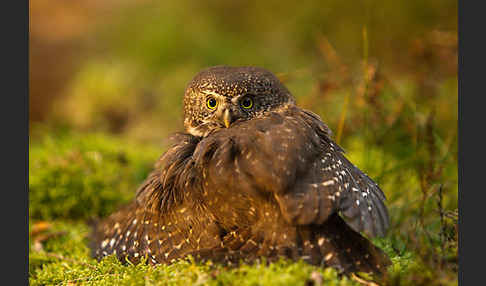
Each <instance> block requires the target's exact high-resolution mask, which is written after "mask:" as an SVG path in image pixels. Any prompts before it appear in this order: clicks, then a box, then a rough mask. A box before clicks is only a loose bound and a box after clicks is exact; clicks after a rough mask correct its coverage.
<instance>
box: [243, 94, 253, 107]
mask: <svg viewBox="0 0 486 286" xmlns="http://www.w3.org/2000/svg"><path fill="white" fill-rule="evenodd" d="M240 105H241V107H243V108H244V109H250V108H252V107H253V99H251V97H249V96H245V97H244V98H243V99H242V100H241V101H240Z"/></svg>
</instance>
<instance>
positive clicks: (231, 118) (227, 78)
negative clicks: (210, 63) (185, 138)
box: [184, 66, 295, 136]
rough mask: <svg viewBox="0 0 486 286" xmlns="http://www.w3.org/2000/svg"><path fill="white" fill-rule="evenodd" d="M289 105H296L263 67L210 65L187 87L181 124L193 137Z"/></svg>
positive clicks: (285, 90)
mask: <svg viewBox="0 0 486 286" xmlns="http://www.w3.org/2000/svg"><path fill="white" fill-rule="evenodd" d="M288 104H295V100H294V98H293V96H292V95H291V94H290V92H289V91H288V90H287V88H286V87H285V86H284V85H283V84H282V83H281V82H280V81H279V80H278V78H277V77H276V76H275V75H274V74H272V73H271V72H269V71H267V70H265V69H263V68H258V67H228V66H216V67H210V68H207V69H205V70H202V71H201V72H199V73H198V74H197V75H196V76H195V77H194V78H193V79H192V80H191V82H190V83H189V85H188V86H187V88H186V92H185V95H184V127H185V129H186V132H188V133H190V134H192V135H194V136H206V135H208V134H209V133H210V132H211V131H214V130H217V129H220V128H231V126H232V125H233V124H236V123H237V122H240V121H245V120H251V119H252V118H255V117H258V116H261V115H263V114H264V113H265V112H266V111H271V110H275V109H278V108H280V107H282V106H285V105H288Z"/></svg>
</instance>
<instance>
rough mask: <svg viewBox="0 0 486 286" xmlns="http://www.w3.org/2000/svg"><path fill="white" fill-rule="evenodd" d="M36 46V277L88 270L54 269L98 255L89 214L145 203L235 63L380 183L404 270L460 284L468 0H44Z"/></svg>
mask: <svg viewBox="0 0 486 286" xmlns="http://www.w3.org/2000/svg"><path fill="white" fill-rule="evenodd" d="M29 45H30V55H29V63H30V66H29V67H30V78H29V84H30V97H29V123H30V129H29V130H30V147H29V152H30V156H29V218H30V222H29V228H30V230H31V235H30V237H29V238H30V240H29V241H30V242H29V243H30V247H31V248H30V252H29V253H30V260H29V262H30V263H29V266H30V277H31V278H30V279H31V283H33V284H36V283H39V284H43V283H50V282H52V283H59V281H61V282H62V281H67V280H69V279H79V277H78V276H76V275H78V274H72V275H73V276H72V277H71V276H70V277H66V276H58V274H56V273H57V272H56V271H52V272H49V271H50V270H49V267H52V269H57V268H56V267H59V269H58V270H59V271H61V272H62V263H68V264H73V265H76V262H73V261H76V260H77V261H79V260H81V261H89V262H83V263H92V262H91V261H90V260H89V255H88V250H87V248H86V247H85V246H83V245H84V244H83V243H85V242H86V241H87V239H86V237H87V233H88V227H87V224H86V221H88V220H89V219H92V218H93V217H102V216H105V215H107V214H109V213H110V212H112V211H113V210H114V209H116V208H117V207H118V206H120V205H121V204H123V203H126V202H128V201H129V200H130V199H132V198H133V196H134V192H135V189H136V187H137V185H138V184H139V183H141V181H142V180H143V179H144V177H145V176H146V175H147V173H148V172H149V171H150V168H151V167H152V165H153V163H154V162H155V161H156V159H157V158H158V156H160V155H161V154H162V152H163V151H164V150H165V148H166V147H167V146H166V143H167V142H166V138H167V136H168V135H169V134H170V133H172V132H175V131H180V130H182V127H183V126H182V97H183V93H184V89H185V87H186V85H187V83H188V82H189V81H190V80H191V78H192V77H193V76H194V75H195V74H196V73H197V72H198V71H200V70H201V69H203V68H205V67H208V66H213V65H223V64H224V65H256V66H261V67H264V68H267V69H269V70H271V71H273V72H274V73H276V74H277V75H278V77H279V78H280V79H281V80H282V81H283V82H284V83H285V85H286V86H287V87H288V88H289V90H290V91H291V92H292V93H293V94H294V96H295V97H296V99H297V102H298V104H299V105H300V106H302V107H304V108H306V109H309V110H312V111H313V112H315V113H317V114H319V115H320V116H321V117H322V119H323V120H324V121H325V122H326V123H327V124H328V125H329V127H330V128H331V129H332V130H333V132H334V139H335V140H336V141H337V142H338V143H339V144H340V145H341V146H342V147H343V148H344V149H345V150H346V151H347V156H348V157H349V158H350V159H351V160H352V161H354V162H355V163H356V165H357V166H358V167H360V168H361V169H363V170H365V171H366V172H367V173H368V174H369V175H370V176H371V177H372V178H375V179H376V181H377V182H378V183H379V184H380V185H381V186H382V188H383V190H384V192H385V194H386V195H387V197H388V206H389V209H390V215H391V221H392V225H391V230H390V233H389V235H388V236H387V237H386V239H385V240H380V241H377V242H376V243H377V244H379V245H381V246H382V247H384V248H386V249H387V251H388V252H389V253H390V254H391V255H392V256H393V257H394V262H396V264H395V268H394V270H393V273H394V274H393V275H392V278H390V279H395V280H396V281H402V282H403V281H408V282H410V283H412V284H413V283H418V284H420V283H442V284H449V283H452V284H457V221H458V217H457V193H458V186H457V182H458V178H457V118H458V117H457V109H458V106H457V102H458V93H457V61H458V55H457V1H448V0H421V1H418V0H400V1H371V0H364V1H338V0H331V1H299V2H295V1H216V0H208V1H147V0H145V1H140V0H137V1H135V0H123V1H122V0H117V1H111V0H105V1H99V0H83V1H63V0H49V1H48V0H31V1H30V34H29ZM39 237H40V238H39ZM46 237H47V238H46ZM66 241H77V244H76V243H74V242H73V243H74V244H73V245H72V246H66V245H67V244H66ZM61 242H62V244H61ZM69 247H72V248H69ZM83 247H84V248H83ZM56 255H57V257H56ZM66 257H71V258H69V259H71V260H69V259H68V258H66ZM62 258H66V259H68V260H63V259H62ZM59 260H61V261H59ZM66 261H67V262H66ZM411 261H412V262H411ZM61 262H62V263H61ZM412 264H413V265H415V266H413V267H412V266H410V265H412ZM407 267H408V268H407ZM414 267H416V268H414ZM52 269H51V270H52ZM59 271H58V272H59ZM120 271H125V270H120ZM64 275H65V274H64ZM215 279H216V280H217V278H215ZM395 280H393V281H395ZM299 281H300V280H299ZM390 281H391V280H390ZM81 282H82V280H81ZM105 282H106V281H105ZM119 282H120V281H118V282H117V283H119ZM403 283H405V282H403ZM429 285H430V284H429Z"/></svg>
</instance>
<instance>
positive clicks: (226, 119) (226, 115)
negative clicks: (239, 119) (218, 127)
mask: <svg viewBox="0 0 486 286" xmlns="http://www.w3.org/2000/svg"><path fill="white" fill-rule="evenodd" d="M223 122H224V126H226V128H229V127H230V125H231V113H230V110H229V109H225V111H224V113H223Z"/></svg>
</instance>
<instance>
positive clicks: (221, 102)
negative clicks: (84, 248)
mask: <svg viewBox="0 0 486 286" xmlns="http://www.w3.org/2000/svg"><path fill="white" fill-rule="evenodd" d="M184 127H185V131H184V132H181V133H176V134H175V135H174V136H172V139H173V145H172V146H171V147H170V148H169V149H168V150H167V151H166V152H165V153H164V154H163V155H162V156H161V157H160V159H159V160H158V161H157V163H156V164H155V167H154V169H153V171H152V172H151V173H150V174H149V175H148V177H147V178H146V180H145V181H144V182H143V183H142V184H141V186H140V187H139V188H138V190H137V191H136V195H135V198H134V200H133V201H132V202H131V203H129V204H128V205H126V206H124V207H122V208H121V209H120V210H119V211H117V212H115V213H114V214H112V215H111V216H109V217H107V218H105V219H103V220H102V221H100V222H99V223H97V224H96V226H95V227H94V229H93V233H92V239H91V248H92V253H93V256H94V257H96V258H97V259H101V258H102V257H104V256H107V255H116V256H117V257H118V259H120V260H121V261H126V260H129V261H131V262H132V263H139V262H140V261H141V260H142V258H144V260H143V261H146V262H148V263H151V264H159V263H166V264H169V263H172V262H174V261H176V260H177V259H180V258H184V257H187V256H189V255H190V256H192V257H193V258H194V259H196V260H198V261H205V260H212V261H213V262H216V263H224V264H237V263H239V262H242V261H243V262H248V263H252V262H254V261H257V260H259V259H261V258H265V260H266V261H268V262H272V261H275V260H277V259H280V258H281V257H283V258H287V259H293V260H304V261H306V262H308V263H310V264H313V265H320V266H322V267H334V268H336V269H338V270H339V271H341V272H344V273H352V272H356V271H360V272H374V273H382V272H383V271H384V269H385V267H386V266H387V265H389V264H390V260H389V258H388V257H387V256H386V255H385V254H384V252H382V250H380V249H379V248H377V247H376V246H374V245H373V244H372V243H371V242H370V241H369V240H368V239H367V238H366V237H365V236H364V235H366V236H367V237H374V236H382V235H384V234H385V232H386V230H387V228H388V226H389V216H388V211H387V208H386V206H385V204H384V202H385V195H384V193H383V192H382V191H381V189H380V188H379V187H378V185H377V184H376V183H375V182H373V180H372V179H371V178H369V177H368V176H367V175H366V174H365V173H363V172H362V171H361V170H360V169H358V168H357V167H356V166H355V165H353V164H352V163H351V162H350V161H349V160H348V159H346V157H345V156H344V151H343V149H342V148H341V147H339V146H338V145H337V144H336V143H335V142H333V140H332V139H331V131H330V130H329V128H328V127H327V126H326V124H324V123H323V122H322V121H321V119H320V117H319V116H318V115H316V114H314V113H312V112H310V111H308V110H304V109H302V108H299V107H298V106H297V105H296V102H295V99H294V97H293V96H292V95H291V93H290V92H289V90H288V89H287V88H286V87H285V86H284V85H283V84H282V83H281V82H280V81H279V80H278V79H277V77H276V76H275V75H274V74H272V73H271V72H269V71H267V70H265V69H263V68H258V67H228V66H217V67H211V68H207V69H205V70H203V71H201V72H200V73H199V74H197V75H196V76H195V77H194V78H193V79H192V81H191V82H190V83H189V84H188V86H187V88H186V91H185V95H184ZM360 233H363V234H364V235H362V234H360Z"/></svg>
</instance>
